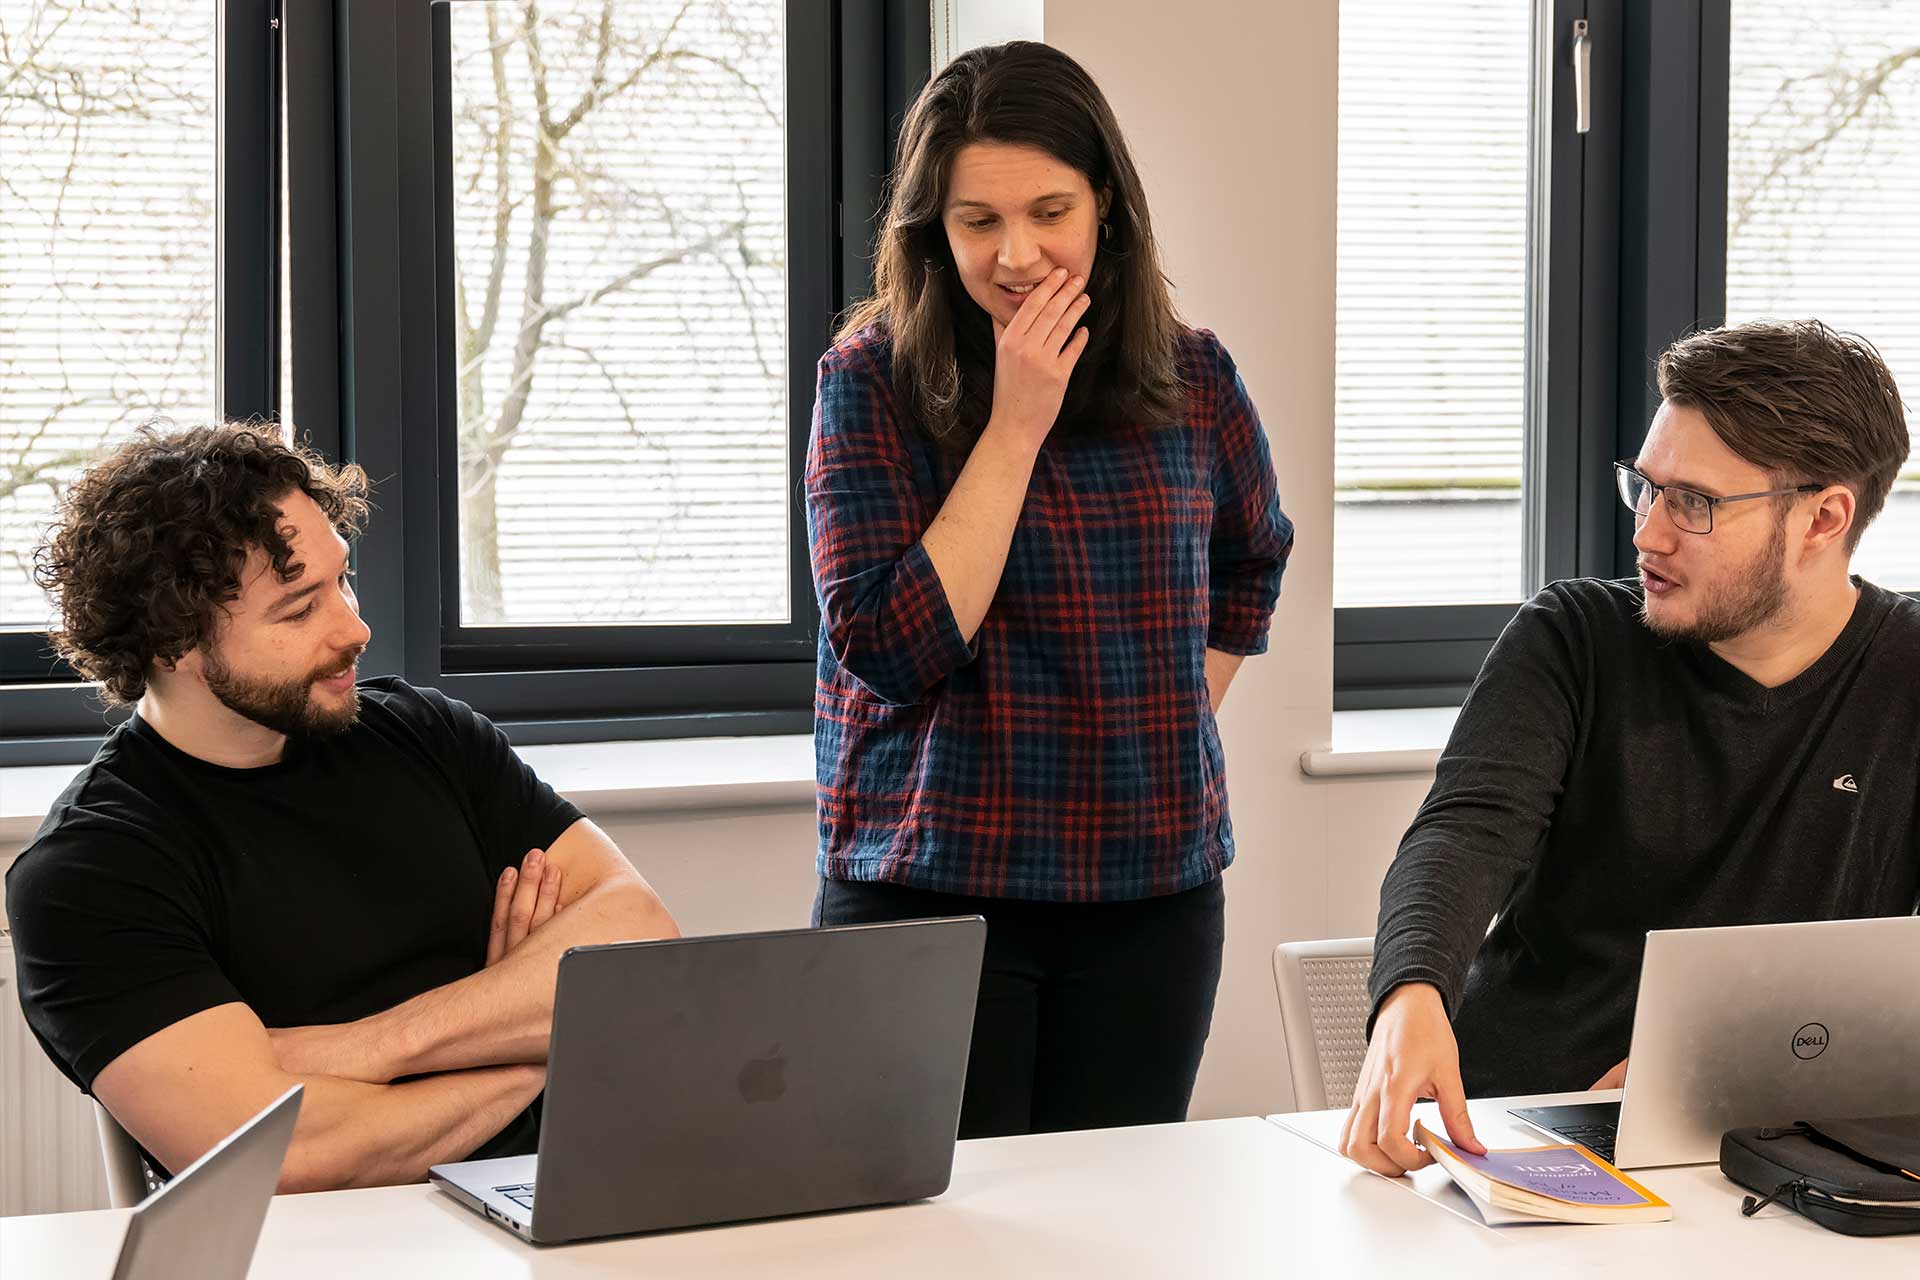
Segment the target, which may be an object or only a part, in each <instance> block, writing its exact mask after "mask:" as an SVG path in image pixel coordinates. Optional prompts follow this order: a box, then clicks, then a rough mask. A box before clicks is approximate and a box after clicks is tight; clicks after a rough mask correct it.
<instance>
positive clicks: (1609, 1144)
mask: <svg viewBox="0 0 1920 1280" xmlns="http://www.w3.org/2000/svg"><path fill="white" fill-rule="evenodd" d="M1554 1132H1555V1133H1557V1134H1559V1135H1560V1136H1561V1137H1563V1138H1565V1139H1566V1140H1567V1141H1568V1142H1577V1143H1579V1144H1580V1145H1581V1146H1583V1147H1585V1148H1586V1149H1587V1150H1589V1151H1591V1152H1593V1154H1595V1155H1597V1156H1599V1157H1600V1158H1601V1159H1602V1160H1605V1161H1606V1162H1607V1163H1608V1164H1612V1163H1613V1140H1614V1139H1615V1138H1616V1137H1618V1136H1619V1133H1620V1129H1619V1126H1618V1125H1611V1124H1590V1125H1559V1126H1556V1127H1555V1128H1554ZM528 1190H532V1188H528ZM529 1199H531V1197H529Z"/></svg>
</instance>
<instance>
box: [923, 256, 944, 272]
mask: <svg viewBox="0 0 1920 1280" xmlns="http://www.w3.org/2000/svg"><path fill="white" fill-rule="evenodd" d="M920 266H921V268H922V269H923V270H925V271H926V273H927V274H928V275H930V276H937V275H939V274H940V273H941V272H942V271H944V270H945V269H946V264H945V263H942V262H935V261H934V260H933V259H932V258H922V259H920Z"/></svg>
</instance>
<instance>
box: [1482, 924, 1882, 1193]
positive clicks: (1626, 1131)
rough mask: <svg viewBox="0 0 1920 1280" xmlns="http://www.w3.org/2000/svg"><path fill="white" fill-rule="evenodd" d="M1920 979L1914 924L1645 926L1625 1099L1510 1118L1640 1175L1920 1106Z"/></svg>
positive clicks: (1523, 1110)
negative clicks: (1817, 1124)
mask: <svg viewBox="0 0 1920 1280" xmlns="http://www.w3.org/2000/svg"><path fill="white" fill-rule="evenodd" d="M1916 975H1920V918H1917V917H1914V916H1899V917H1894V918H1891V919H1882V920H1823V921H1817V922H1813V923H1808V924H1760V925H1747V926H1744V927H1740V928H1727V929H1671V930H1660V931H1656V932H1653V933H1649V934H1648V935H1647V952H1646V964H1645V965H1644V967H1643V968H1642V970H1641V973H1640V995H1639V1000H1638V1003H1637V1004H1636V1006H1635V1008H1634V1015H1633V1045H1632V1048H1631V1050H1630V1051H1629V1056H1628V1060H1627V1082H1626V1089H1625V1092H1624V1093H1623V1094H1622V1095H1621V1100H1620V1101H1619V1102H1617V1103H1582V1104H1576V1105H1572V1106H1564V1107H1520V1108H1516V1109H1515V1110H1514V1111H1513V1112H1512V1114H1513V1115H1514V1116H1516V1117H1518V1118H1519V1119H1521V1120H1524V1121H1526V1122H1527V1123H1528V1124H1531V1125H1533V1126H1534V1127H1536V1128H1540V1129H1544V1130H1546V1131H1547V1132H1548V1133H1551V1134H1553V1135H1554V1136H1556V1137H1560V1138H1564V1139H1567V1140H1570V1141H1575V1142H1582V1143H1585V1144H1586V1145H1587V1146H1589V1147H1593V1148H1595V1149H1596V1150H1598V1151H1599V1153H1600V1154H1601V1155H1602V1156H1605V1157H1607V1158H1608V1159H1611V1160H1612V1161H1613V1162H1614V1163H1615V1164H1617V1165H1619V1166H1621V1167H1622V1168H1627V1169H1639V1168H1646V1167H1649V1166H1654V1165H1667V1164H1710V1163H1712V1162H1713V1161H1716V1160H1718V1159H1719V1158H1720V1135H1721V1134H1722V1133H1724V1132H1726V1131H1727V1130H1728V1129H1735V1128H1740V1127H1742V1126H1746V1125H1766V1124H1790V1123H1792V1122H1793V1121H1795V1120H1804V1119H1807V1118H1809V1117H1813V1116H1875V1115H1892V1114H1896V1113H1901V1112H1909V1111H1916V1110H1920V1070H1916V1069H1915V1062H1916V1061H1920V987H1916ZM1609 1141H1611V1143H1612V1150H1611V1151H1608V1150H1607V1146H1608V1143H1609Z"/></svg>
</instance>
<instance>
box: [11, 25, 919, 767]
mask: <svg viewBox="0 0 1920 1280" xmlns="http://www.w3.org/2000/svg"><path fill="white" fill-rule="evenodd" d="M452 2H456V3H479V2H482V0H452ZM221 5H222V9H221V15H220V19H221V32H222V47H221V55H220V74H221V77H222V82H221V93H222V95H223V96H222V98H221V104H222V105H221V112H222V121H221V128H222V149H221V159H220V166H221V175H220V178H221V182H222V184H223V185H222V187H221V197H220V200H219V202H218V213H217V217H218V225H219V236H220V245H219V253H218V262H219V268H218V276H217V287H218V288H219V289H220V290H221V291H222V292H221V295H220V298H221V305H220V314H221V321H220V333H219V343H220V347H219V352H220V355H219V371H218V373H217V375H216V376H217V378H218V387H219V395H220V411H221V413H222V414H223V415H224V416H226V417H229V418H260V419H265V420H274V419H276V418H277V416H278V406H279V403H280V400H279V393H280V388H279V382H280V364H279V359H278V357H279V352H280V337H281V335H280V334H279V324H280V307H279V297H280V293H279V290H280V286H281V274H280V273H281V261H280V231H281V227H280V221H279V219H280V216H281V214H280V203H279V199H278V197H279V191H280V182H281V177H282V175H281V169H280V163H281V161H280V143H281V138H280V128H279V122H280V120H281V115H280V101H281V95H282V94H283V93H284V100H285V105H286V116H285V120H286V125H285V128H286V135H287V136H286V140H285V141H286V152H287V172H286V174H285V177H286V180H287V187H288V200H287V214H286V216H287V219H288V225H287V233H288V238H289V241H290V244H291V252H290V254H289V258H288V262H287V264H286V273H287V281H286V283H287V287H288V288H289V290H290V291H291V295H292V298H291V310H292V312H293V314H294V315H295V316H297V317H299V318H300V319H299V323H298V324H296V325H295V327H294V331H293V332H292V333H291V334H288V335H286V339H287V342H288V343H289V345H290V348H291V350H290V355H291V358H292V364H293V369H294V379H293V384H294V385H293V388H292V392H293V416H294V419H295V422H296V423H297V425H298V430H299V431H300V434H301V437H302V438H303V439H304V440H306V441H307V442H308V443H309V444H311V445H312V446H313V447H315V448H316V449H318V450H319V451H320V452H321V453H322V454H323V455H325V456H327V457H328V458H329V459H331V460H335V461H341V460H345V461H351V462H356V463H358V464H360V465H361V466H363V467H365V468H366V470H367V472H368V474H369V475H370V476H371V477H373V479H374V481H375V486H376V510H375V515H374V519H373V520H372V521H371V523H370V525H369V528H368V531H367V533H366V534H365V535H364V536H363V537H362V539H361V540H360V542H359V544H358V545H357V546H356V548H355V551H354V560H355V565H356V571H357V574H358V589H359V595H360V600H361V605H362V610H363V612H364V614H365V615H366V617H367V619H368V622H369V624H370V626H371V627H372V629H373V633H374V638H373V642H372V644H371V645H370V646H369V648H368V651H367V654H366V655H365V657H364V658H363V660H362V664H361V669H362V672H363V674H366V675H377V674H398V675H401V676H403V677H405V678H406V679H408V680H410V681H413V682H416V683H420V684H431V685H434V686H437V687H439V688H441V689H443V690H444V691H446V692H447V693H448V694H449V695H450V696H454V697H458V698H461V699H462V700H464V701H467V702H470V703H472V704H473V705H474V706H476V707H477V708H478V709H479V710H480V711H482V712H483V713H484V714H487V715H489V716H491V717H494V718H496V719H498V720H499V721H500V723H501V724H502V727H503V728H505V729H506V730H507V731H508V733H509V734H510V735H511V737H512V738H513V740H514V741H516V742H520V743H532V742H573V741H596V740H605V739H612V738H627V739H644V738H662V737H685V736H707V735H719V734H726V735H733V734H754V733H807V732H811V730H812V694H813V677H814V663H815V654H814V636H815V632H816V629H817V622H818V615H817V611H816V606H815V602H814V596H813V586H812V577H811V571H810V567H809V561H808V554H807V544H806V524H805V512H804V508H803V505H802V500H801V496H800V486H799V483H798V475H799V470H800V467H801V465H802V459H803V458H804V454H805V448H806V441H807V435H808V429H809V425H810V418H811V412H812V407H813V372H814V364H815V362H816V361H817V359H818V358H819V355H820V353H821V352H823V351H824V350H825V349H826V346H827V343H828V341H829V338H830V334H831V328H832V324H833V322H834V319H835V318H836V317H837V316H838V315H839V314H840V312H841V310H842V309H843V308H844V307H845V306H846V305H848V304H849V303H850V302H851V301H853V300H855V299H856V298H858V297H859V296H861V295H862V294H864V293H865V292H866V291H867V289H868V287H869V283H870V279H871V276H870V270H871V269H870V265H869V264H870V260H871V247H872V240H873V236H874V233H875V230H876V226H877V218H878V215H879V211H880V204H881V198H882V192H883V184H884V181H885V178H886V173H887V168H888V164H889V161H890V158H891V155H892V150H893V141H894V138H895V136H896V134H897V131H898V128H899V124H900V120H901V117H902V116H903V115H904V113H905V110H906V107H907V106H908V104H909V103H910V102H911V100H912V98H913V96H914V94H916V93H917V92H918V90H919V87H920V85H922V84H924V83H925V81H926V79H927V77H928V74H929V72H930V60H931V30H930V26H929V24H928V21H927V19H926V13H925V11H924V7H923V6H918V5H916V4H914V3H913V2H912V0H836V2H835V3H833V4H831V5H829V6H825V7H823V6H821V5H819V4H817V3H807V0H788V3H787V24H788V25H787V31H788V75H787V83H788V92H789V103H788V139H789V145H788V169H789V172H799V173H822V172H824V173H829V174H831V180H830V182H828V183H827V184H825V185H824V186H817V185H816V186H806V187H802V186H800V185H796V184H790V187H789V191H788V210H789V243H790V244H800V243H811V244H815V245H823V246H827V247H828V248H829V249H830V253H829V254H828V255H826V257H825V258H824V260H823V259H821V258H820V257H819V255H817V254H812V253H807V254H800V253H790V254H789V261H790V262H795V263H797V262H799V261H800V260H801V259H803V258H804V259H805V260H806V261H807V262H808V263H810V264H814V263H817V264H819V269H818V270H812V271H810V272H805V273H793V272H791V271H790V277H789V290H788V309H789V321H788V341H787V350H788V362H787V363H788V378H789V397H788V400H789V411H790V418H789V424H788V425H789V431H788V449H789V451H790V452H789V457H790V472H789V474H790V476H791V477H792V483H791V484H790V486H789V487H790V490H791V497H790V500H789V535H788V537H789V545H788V549H787V550H788V557H787V560H788V571H789V583H790V586H789V590H790V592H791V599H792V603H793V614H794V616H793V619H792V621H791V622H789V623H787V624H782V625H779V626H777V627H758V628H754V627H744V626H721V627H710V628H646V627H641V626H632V627H608V628H580V627H565V628H525V629H514V630H513V632H512V633H511V634H508V635H494V636H488V637H476V636H470V635H462V634H460V633H459V632H458V631H457V630H453V631H452V632H451V634H450V639H451V643H446V644H443V643H442V632H443V629H445V628H446V624H447V622H448V621H449V619H450V615H451V609H452V608H453V601H452V600H451V599H450V598H449V595H450V593H447V592H444V591H442V589H441V584H442V583H444V582H448V581H451V582H452V583H453V584H455V585H454V591H455V592H457V589H458V588H457V583H458V567H457V564H454V563H452V561H451V551H452V539H451V538H448V537H445V536H443V529H442V526H441V520H442V512H443V510H444V509H445V503H446V500H447V495H446V493H445V492H444V491H443V485H442V483H441V479H440V477H442V476H445V475H448V474H450V472H451V467H450V466H449V457H448V450H449V449H451V447H452V439H451V433H450V432H447V431H445V430H444V428H445V423H444V422H443V420H442V416H441V409H440V404H441V397H440V396H439V395H438V393H437V385H436V379H438V378H442V377H444V376H445V374H446V371H447V369H448V368H449V367H450V365H449V360H450V355H449V353H448V352H447V350H446V344H445V342H444V341H443V340H442V335H443V334H444V333H445V332H447V331H446V330H444V329H440V328H437V327H436V326H437V325H439V324H442V323H444V322H445V320H446V319H447V313H446V312H445V311H444V307H445V306H446V305H450V298H451V292H450V290H446V291H444V292H446V294H447V297H446V298H445V299H443V298H442V297H441V296H440V295H441V293H442V292H443V291H442V290H441V289H440V287H439V286H440V282H441V281H442V280H443V279H447V278H449V277H447V276H446V275H445V273H447V272H449V271H450V270H451V266H452V261H451V256H452V249H451V242H450V238H447V237H442V236H439V235H437V231H438V228H439V226H440V224H439V222H438V221H437V218H438V216H439V215H441V214H444V213H447V212H449V209H448V206H447V205H446V204H445V201H446V200H447V198H448V193H447V192H446V191H445V190H444V189H436V177H437V174H438V172H440V171H442V170H443V169H444V164H442V163H440V162H444V161H445V160H446V159H447V158H448V152H447V149H446V148H447V143H446V140H445V138H444V137H441V136H440V131H439V130H438V121H439V120H440V119H442V118H444V112H443V111H438V112H436V111H421V110H419V109H417V108H418V106H419V100H418V99H419V95H418V93H417V90H416V89H415V86H416V85H418V84H420V83H422V82H423V81H424V80H425V79H426V74H425V73H426V71H427V69H428V68H436V67H437V72H436V79H435V81H434V84H433V88H434V98H433V101H434V102H435V103H437V104H438V105H439V106H440V107H442V108H444V105H445V103H446V101H447V88H448V86H447V84H446V65H447V64H446V60H445V58H444V57H440V58H436V56H435V30H434V28H435V20H434V12H435V0H400V2H399V3H395V2H394V0H221ZM242 33H247V34H246V38H245V39H244V40H243V39H242V38H241V36H242ZM442 37H443V40H442V43H441V44H440V46H439V48H440V50H442V51H444V49H445V47H446V46H445V44H444V32H442ZM436 149H438V150H436ZM449 225H450V223H449ZM802 275H804V279H801V278H798V277H799V276H802ZM422 352H426V353H431V355H430V357H429V358H421V356H420V353H422ZM396 424H408V426H407V427H404V428H403V427H400V426H397V425H396ZM0 681H4V682H7V687H6V688H4V689H0V717H4V719H5V730H4V734H0V765H8V764H53V763H81V762H84V761H86V760H87V759H89V758H91V756H92V754H93V752H94V750H95V749H96V748H97V747H98V745H99V742H100V736H101V734H102V732H103V731H104V730H105V729H106V728H107V727H109V726H110V725H111V724H113V723H117V722H119V721H120V720H122V719H124V718H125V716H126V711H125V709H118V710H116V711H113V712H110V713H105V714H103V712H102V709H101V705H100V702H99V699H98V695H97V690H95V688H94V687H93V686H91V685H89V684H86V683H83V682H81V681H80V680H79V677H78V676H77V675H76V674H75V673H74V672H73V671H72V670H71V669H69V668H67V667H66V666H65V664H62V663H58V662H57V661H56V660H54V659H53V658H52V656H51V654H49V653H48V652H47V650H46V638H45V635H44V633H41V634H33V633H12V634H0Z"/></svg>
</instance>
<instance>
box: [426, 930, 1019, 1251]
mask: <svg viewBox="0 0 1920 1280" xmlns="http://www.w3.org/2000/svg"><path fill="white" fill-rule="evenodd" d="M986 934H987V927H986V921H984V920H983V919H981V918H980V917H979V916H963V917H956V918H952V919H944V920H919V921H904V922H899V923H889V924H874V925H845V926H836V927H832V928H825V929H795V930H789V931H784V932H777V933H748V934H734V935H730V936H723V937H709V938H682V939H671V940H664V941H658V942H626V943H615V944H612V945H608V946H595V947H575V948H573V949H572V950H570V951H568V952H567V953H566V954H565V955H563V956H562V957H561V958H560V972H559V980H558V984H557V986H556V987H555V990H554V998H553V1032H552V1039H551V1041H550V1048H549V1050H548V1056H547V1090H546V1096H545V1102H544V1104H543V1115H542V1119H541V1125H540V1150H539V1153H538V1154H537V1155H533V1156H508V1157H503V1158H499V1159H492V1160H471V1161H466V1162H463V1163H459V1164H447V1165H438V1166H435V1167H434V1169H433V1170H432V1171H431V1173H432V1178H433V1181H434V1183H435V1185H437V1186H438V1187H439V1188H440V1189H441V1190H443V1191H445V1192H446V1193H447V1194H449V1195H451V1196H452V1197H453V1198H454V1199H456V1200H458V1201H459V1202H460V1203H462V1204H464V1205H466V1206H467V1207H468V1208H469V1209H472V1210H473V1211H474V1212H475V1213H479V1214H482V1215H483V1216H485V1217H486V1218H487V1219H488V1220H489V1221H492V1222H494V1223H496V1224H498V1225H500V1226H502V1227H505V1228H506V1229H507V1230H510V1231H512V1232H513V1233H514V1234H516V1235H518V1236H520V1237H521V1238H522V1239H525V1240H530V1241H532V1242H534V1243H536V1244H554V1243H559V1242H562V1241H567V1240H584V1239H592V1238H595V1237H600V1236H610V1235H624V1234H629V1233H633V1232H641V1231H659V1230H665V1229H669V1228H675V1227H691V1226H698V1225H702V1224H706V1223H716V1222H732V1221H740V1220H744V1219H749V1218H770V1217H778V1216H782V1215H786V1214H796V1213H812V1212H817V1211H820V1210H826V1209H845V1208H851V1207H853V1206H856V1205H872V1204H888V1203H895V1202H899V1201H906V1200H921V1199H926V1198H927V1197H930V1196H936V1195H939V1194H940V1193H941V1192H943V1191H945V1190H946V1188H947V1182H948V1180H949V1178H950V1177H951V1176H952V1171H953V1144H954V1136H955V1133H956V1131H957V1129H958V1127H959V1122H960V1094H961V1086H962V1085H963V1084H964V1083H965V1081H966V1074H967V1047H968V1044H969V1042H970V1041H971V1039H972V1033H973V1009H974V1000H975V997H976V995H977V994H978V991H979V986H980V960H981V955H982V952H983V949H984V947H985V945H986Z"/></svg>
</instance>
